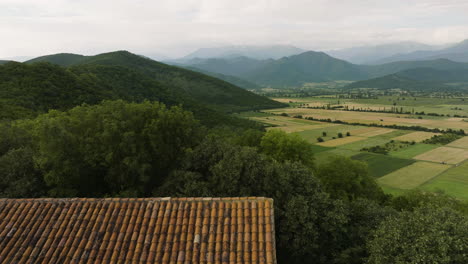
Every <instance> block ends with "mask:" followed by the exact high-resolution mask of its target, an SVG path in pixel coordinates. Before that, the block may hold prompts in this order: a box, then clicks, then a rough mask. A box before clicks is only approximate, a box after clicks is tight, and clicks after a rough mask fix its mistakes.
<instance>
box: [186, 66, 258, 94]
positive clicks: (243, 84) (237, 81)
mask: <svg viewBox="0 0 468 264" xmlns="http://www.w3.org/2000/svg"><path fill="white" fill-rule="evenodd" d="M185 68H187V69H189V70H191V71H196V72H200V73H203V74H205V75H209V76H212V77H215V78H217V79H220V80H223V81H225V82H228V83H231V84H234V85H235V86H238V87H240V88H244V89H246V90H258V89H261V86H259V85H257V84H255V83H253V82H249V81H246V80H244V79H241V78H239V77H236V76H232V75H224V74H222V73H215V72H208V71H204V70H201V69H198V68H195V67H185Z"/></svg>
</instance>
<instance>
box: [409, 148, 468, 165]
mask: <svg viewBox="0 0 468 264" xmlns="http://www.w3.org/2000/svg"><path fill="white" fill-rule="evenodd" d="M414 159H417V160H425V161H432V162H437V163H444V164H445V163H447V164H458V163H460V162H463V161H465V160H466V159H468V150H465V149H460V148H451V147H439V148H436V149H433V150H430V151H428V152H424V153H423V154H420V155H418V156H416V157H414Z"/></svg>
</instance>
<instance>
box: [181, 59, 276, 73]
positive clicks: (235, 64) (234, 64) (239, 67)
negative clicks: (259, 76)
mask: <svg viewBox="0 0 468 264" xmlns="http://www.w3.org/2000/svg"><path fill="white" fill-rule="evenodd" d="M273 61H274V60H272V59H269V60H256V59H252V58H247V57H233V58H210V59H200V58H195V59H191V60H189V61H183V62H182V63H181V65H184V66H189V67H193V68H197V69H201V70H203V71H207V72H215V73H220V74H224V75H232V76H236V77H241V78H242V77H243V76H246V75H248V74H249V73H250V72H253V71H255V70H257V69H259V68H261V67H263V66H265V65H267V64H268V63H270V62H273Z"/></svg>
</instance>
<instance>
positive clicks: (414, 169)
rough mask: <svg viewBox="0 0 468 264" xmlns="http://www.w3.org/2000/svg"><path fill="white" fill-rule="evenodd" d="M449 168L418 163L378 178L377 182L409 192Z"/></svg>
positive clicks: (428, 163)
mask: <svg viewBox="0 0 468 264" xmlns="http://www.w3.org/2000/svg"><path fill="white" fill-rule="evenodd" d="M449 168H450V165H445V164H437V163H431V162H422V161H420V162H416V163H413V164H411V165H409V166H406V167H404V168H401V169H399V170H396V171H394V172H392V173H390V174H387V175H385V176H383V177H381V178H379V179H378V180H377V182H378V183H380V184H382V185H384V186H388V187H391V188H397V189H402V190H410V189H414V188H417V187H419V186H421V185H422V184H424V183H426V182H428V181H429V180H431V179H432V178H435V177H436V176H438V175H439V174H441V173H442V172H444V171H445V170H447V169H449Z"/></svg>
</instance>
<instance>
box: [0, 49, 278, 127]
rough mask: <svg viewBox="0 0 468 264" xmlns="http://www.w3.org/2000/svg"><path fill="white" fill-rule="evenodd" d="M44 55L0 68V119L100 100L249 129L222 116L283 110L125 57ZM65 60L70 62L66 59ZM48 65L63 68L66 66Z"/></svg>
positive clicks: (219, 84)
mask: <svg viewBox="0 0 468 264" xmlns="http://www.w3.org/2000/svg"><path fill="white" fill-rule="evenodd" d="M69 56H70V55H66V56H64V55H63V54H59V55H58V58H57V57H56V56H55V55H50V56H43V57H41V58H40V59H37V60H35V62H28V63H8V64H5V65H2V66H0V102H1V103H0V110H1V111H0V112H1V115H0V119H17V118H25V117H26V118H27V117H33V116H35V115H37V114H39V113H44V112H47V111H48V110H49V109H60V110H66V109H69V108H71V107H74V106H76V105H80V104H83V103H87V104H95V103H98V102H100V101H102V100H115V99H124V100H128V101H143V100H154V101H161V102H163V103H165V104H167V105H182V106H183V107H184V108H185V109H187V110H190V111H192V112H194V114H195V116H196V117H197V118H198V119H200V120H201V121H202V123H204V124H206V125H210V126H211V125H220V124H229V125H236V126H251V125H252V123H251V122H250V121H247V120H241V119H238V118H233V117H231V116H229V115H227V114H226V113H228V112H233V111H241V110H254V109H260V108H272V107H282V106H284V105H283V104H281V103H278V102H275V101H272V100H270V99H268V98H266V97H262V96H259V95H256V94H253V93H251V92H249V91H246V90H244V89H242V88H239V87H237V86H234V85H231V84H229V83H226V82H224V81H222V80H219V79H216V78H213V77H210V76H207V75H204V74H201V73H197V72H193V71H189V70H186V69H181V68H177V67H173V66H168V65H165V64H162V63H158V62H155V61H152V60H150V59H146V58H143V57H141V56H138V55H134V54H131V53H129V52H123V51H121V52H112V53H106V54H101V55H97V56H83V57H80V59H79V60H77V61H74V62H70V60H69V58H72V59H73V58H78V57H76V56H74V55H71V56H70V57H69ZM67 57H69V58H67ZM49 62H55V63H57V62H58V63H63V64H67V65H70V64H72V65H70V66H68V67H64V66H60V65H57V64H52V63H49Z"/></svg>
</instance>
